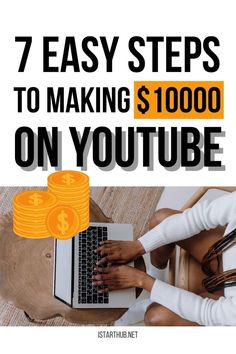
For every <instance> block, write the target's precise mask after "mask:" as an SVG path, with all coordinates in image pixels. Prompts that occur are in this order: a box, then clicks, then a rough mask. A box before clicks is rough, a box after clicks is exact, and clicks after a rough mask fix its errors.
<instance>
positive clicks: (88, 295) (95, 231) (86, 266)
mask: <svg viewBox="0 0 236 354" xmlns="http://www.w3.org/2000/svg"><path fill="white" fill-rule="evenodd" d="M77 237H78V239H79V248H78V249H79V257H78V260H79V262H78V267H79V269H78V270H79V272H78V278H79V279H78V303H79V304H108V303H109V293H104V294H103V293H99V292H98V290H100V289H102V288H103V286H93V285H92V276H93V275H94V274H96V273H95V272H94V268H95V267H96V262H97V261H98V260H99V259H100V258H101V257H100V255H99V254H98V253H95V252H94V251H95V250H96V249H97V248H98V247H99V243H100V242H101V241H106V240H107V227H104V226H90V227H89V228H88V229H87V230H85V231H83V232H81V233H79V234H78V236H77Z"/></svg>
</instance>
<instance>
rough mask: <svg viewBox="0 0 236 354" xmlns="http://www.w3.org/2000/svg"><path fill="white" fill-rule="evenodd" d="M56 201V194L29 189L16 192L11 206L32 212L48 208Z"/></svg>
mask: <svg viewBox="0 0 236 354" xmlns="http://www.w3.org/2000/svg"><path fill="white" fill-rule="evenodd" d="M56 202H57V198H56V196H55V195H53V194H51V193H49V192H47V191H40V190H31V191H26V192H22V193H18V194H17V195H16V196H15V198H14V201H13V206H14V207H15V208H17V209H18V210H22V212H26V210H27V212H28V211H29V210H31V211H32V212H34V211H44V210H45V209H47V210H49V209H50V208H51V207H52V206H53V205H55V204H56Z"/></svg>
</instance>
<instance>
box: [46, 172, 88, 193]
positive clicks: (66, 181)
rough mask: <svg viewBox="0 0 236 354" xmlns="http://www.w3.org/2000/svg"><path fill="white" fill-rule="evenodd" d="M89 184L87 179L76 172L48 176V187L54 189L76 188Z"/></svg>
mask: <svg viewBox="0 0 236 354" xmlns="http://www.w3.org/2000/svg"><path fill="white" fill-rule="evenodd" d="M88 183H89V177H88V176H87V175H86V174H85V173H82V172H78V171H71V170H67V171H60V172H55V173H52V174H51V175H49V176H48V185H54V186H55V187H58V186H59V187H61V186H63V187H65V188H69V189H71V188H77V187H81V186H84V185H87V184H88Z"/></svg>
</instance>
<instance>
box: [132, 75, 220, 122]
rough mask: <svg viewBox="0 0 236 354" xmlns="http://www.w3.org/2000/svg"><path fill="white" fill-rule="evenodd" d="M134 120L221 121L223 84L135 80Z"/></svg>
mask: <svg viewBox="0 0 236 354" xmlns="http://www.w3.org/2000/svg"><path fill="white" fill-rule="evenodd" d="M134 118H135V119H194V118H195V119H223V118H224V82H223V81H135V82H134Z"/></svg>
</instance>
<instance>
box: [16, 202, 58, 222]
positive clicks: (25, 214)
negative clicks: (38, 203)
mask: <svg viewBox="0 0 236 354" xmlns="http://www.w3.org/2000/svg"><path fill="white" fill-rule="evenodd" d="M56 205H57V203H56V204H55V205H54V206H56ZM50 209H51V208H50ZM50 209H46V210H45V211H36V210H33V211H32V210H28V211H27V209H26V210H25V211H23V210H21V209H20V210H19V209H18V207H17V206H14V207H13V211H14V216H15V215H16V216H18V217H19V218H28V219H32V218H33V219H38V218H45V217H46V216H47V214H48V211H49V210H50Z"/></svg>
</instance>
